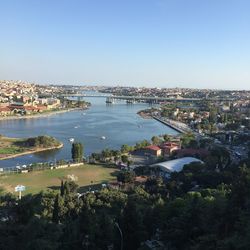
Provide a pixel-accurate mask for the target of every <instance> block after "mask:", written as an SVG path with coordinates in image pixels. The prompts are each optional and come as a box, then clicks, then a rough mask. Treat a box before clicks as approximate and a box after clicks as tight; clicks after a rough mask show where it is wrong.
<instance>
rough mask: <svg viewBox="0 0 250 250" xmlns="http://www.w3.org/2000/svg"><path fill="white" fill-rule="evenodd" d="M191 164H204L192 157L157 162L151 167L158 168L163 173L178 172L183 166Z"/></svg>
mask: <svg viewBox="0 0 250 250" xmlns="http://www.w3.org/2000/svg"><path fill="white" fill-rule="evenodd" d="M192 162H200V163H204V162H203V161H201V160H199V159H197V158H194V157H183V158H179V159H175V160H171V161H164V162H159V163H156V164H153V165H151V167H159V168H160V169H161V170H162V171H165V172H170V173H171V172H180V171H181V170H182V169H183V167H184V165H186V164H190V163H192Z"/></svg>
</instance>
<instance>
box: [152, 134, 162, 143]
mask: <svg viewBox="0 0 250 250" xmlns="http://www.w3.org/2000/svg"><path fill="white" fill-rule="evenodd" d="M151 141H152V143H153V144H154V145H158V144H160V142H161V139H160V138H159V137H158V136H153V137H152V138H151Z"/></svg>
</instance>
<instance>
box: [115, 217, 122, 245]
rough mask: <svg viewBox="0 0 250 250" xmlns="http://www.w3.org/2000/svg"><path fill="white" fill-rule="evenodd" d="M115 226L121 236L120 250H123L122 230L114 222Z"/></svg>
mask: <svg viewBox="0 0 250 250" xmlns="http://www.w3.org/2000/svg"><path fill="white" fill-rule="evenodd" d="M115 226H116V227H117V228H118V230H119V233H120V236H121V250H123V234H122V230H121V228H120V226H119V224H118V223H117V222H115Z"/></svg>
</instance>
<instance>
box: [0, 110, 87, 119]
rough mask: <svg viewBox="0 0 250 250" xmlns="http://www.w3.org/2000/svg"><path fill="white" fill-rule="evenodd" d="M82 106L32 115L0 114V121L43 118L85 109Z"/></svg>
mask: <svg viewBox="0 0 250 250" xmlns="http://www.w3.org/2000/svg"><path fill="white" fill-rule="evenodd" d="M86 109H87V108H86ZM86 109H83V108H70V109H63V110H57V111H50V112H46V113H39V114H32V115H24V116H16V115H15V116H4V117H3V116H1V117H0V122H1V121H6V120H21V119H34V118H44V117H49V116H52V115H57V114H63V113H66V112H71V111H78V110H86Z"/></svg>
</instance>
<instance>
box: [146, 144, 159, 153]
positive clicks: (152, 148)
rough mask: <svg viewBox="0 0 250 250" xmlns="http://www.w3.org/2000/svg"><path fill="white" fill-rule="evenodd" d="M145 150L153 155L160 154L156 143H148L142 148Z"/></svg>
mask: <svg viewBox="0 0 250 250" xmlns="http://www.w3.org/2000/svg"><path fill="white" fill-rule="evenodd" d="M144 149H145V151H146V152H147V153H148V154H150V155H153V156H161V148H160V147H158V146H156V145H150V146H147V147H145V148H144Z"/></svg>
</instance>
